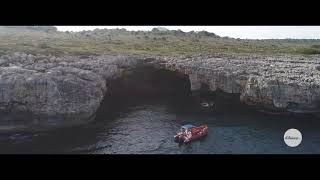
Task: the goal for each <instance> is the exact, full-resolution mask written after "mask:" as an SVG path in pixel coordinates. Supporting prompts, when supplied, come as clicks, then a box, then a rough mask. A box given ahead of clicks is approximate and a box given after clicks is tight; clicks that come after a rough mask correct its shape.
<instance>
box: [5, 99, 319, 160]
mask: <svg viewBox="0 0 320 180" xmlns="http://www.w3.org/2000/svg"><path fill="white" fill-rule="evenodd" d="M187 123H188V124H189V123H191V124H194V125H202V124H207V125H208V126H209V134H208V136H207V137H205V138H203V139H202V140H200V141H195V142H193V143H190V144H188V145H179V144H177V143H175V142H174V141H173V135H174V134H175V132H176V131H177V130H178V129H179V128H180V126H181V125H183V124H187ZM290 128H296V129H299V130H300V131H301V133H302V136H303V140H302V143H301V144H300V145H299V146H298V147H296V148H291V147H288V146H287V145H286V144H285V143H284V141H283V135H284V133H285V131H286V130H287V129H290ZM319 129H320V119H316V118H312V117H309V116H301V117H300V116H299V117H295V116H281V115H266V114H263V113H257V112H253V111H251V110H248V109H247V108H246V107H244V106H241V107H239V106H232V104H231V105H228V106H226V107H223V108H221V109H220V110H219V111H218V112H208V111H205V110H204V111H203V110H201V109H199V108H198V104H196V103H194V102H193V101H191V100H189V99H188V98H183V99H179V98H177V99H175V98H171V99H170V98H168V99H165V98H159V99H148V98H145V99H139V100H137V99H126V98H124V99H122V100H117V101H115V100H113V101H110V104H107V105H104V107H103V108H101V110H100V111H99V113H98V116H97V118H96V120H95V121H94V122H92V123H89V124H87V125H81V126H76V127H72V128H64V129H59V130H54V131H49V132H42V133H13V134H2V135H1V136H0V147H1V148H0V153H24V154H25V153H27V154H28V153H45V154H47V153H49V154H51V153H64V154H70V153H72V154H73V153H76V154H77V153H81V154H87V153H89V154H92V153H93V154H256V153H257V154H282V153H286V154H292V153H294V154H296V153H303V154H311V153H320V131H319Z"/></svg>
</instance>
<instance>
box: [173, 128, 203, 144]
mask: <svg viewBox="0 0 320 180" xmlns="http://www.w3.org/2000/svg"><path fill="white" fill-rule="evenodd" d="M207 134H208V126H207V125H202V126H199V127H196V126H194V125H191V124H187V125H184V126H182V127H181V128H180V130H179V131H178V133H177V134H176V135H175V136H174V140H175V141H176V142H179V143H181V142H182V143H189V142H191V141H193V140H197V139H200V138H202V137H204V136H206V135H207Z"/></svg>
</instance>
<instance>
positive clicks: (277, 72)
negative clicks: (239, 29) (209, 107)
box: [166, 56, 320, 111]
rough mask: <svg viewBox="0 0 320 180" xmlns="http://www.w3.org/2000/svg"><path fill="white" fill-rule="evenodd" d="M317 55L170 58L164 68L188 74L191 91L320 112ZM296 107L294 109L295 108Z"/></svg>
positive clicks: (318, 62)
mask: <svg viewBox="0 0 320 180" xmlns="http://www.w3.org/2000/svg"><path fill="white" fill-rule="evenodd" d="M319 64H320V58H319V57H315V56H314V57H309V58H305V59H302V58H301V57H286V56H279V57H272V58H271V57H263V56H257V57H254V56H252V57H231V56H230V57H206V58H203V57H200V58H193V59H184V60H183V59H182V60H170V61H168V63H167V64H166V68H167V69H170V70H173V71H180V72H182V73H185V74H189V77H190V81H191V87H192V90H197V89H199V88H200V86H201V84H202V83H204V84H207V85H209V87H210V90H212V91H215V90H217V89H220V90H222V91H224V92H227V93H240V94H241V96H240V98H241V101H243V102H245V103H247V104H250V105H262V106H264V107H268V108H278V109H287V110H289V111H294V108H293V107H295V108H298V106H296V105H297V104H299V108H298V109H305V110H306V109H309V110H310V111H311V109H312V111H319V110H320V109H319V106H318V104H319V103H318V102H319V100H320V89H319V87H320V71H319V70H318V66H319ZM298 109H296V110H298Z"/></svg>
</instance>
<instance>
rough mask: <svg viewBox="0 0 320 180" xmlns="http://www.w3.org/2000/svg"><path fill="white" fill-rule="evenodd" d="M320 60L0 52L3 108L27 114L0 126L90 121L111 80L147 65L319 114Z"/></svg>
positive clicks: (260, 101)
mask: <svg viewBox="0 0 320 180" xmlns="http://www.w3.org/2000/svg"><path fill="white" fill-rule="evenodd" d="M319 60H320V58H319V57H317V56H313V57H308V58H302V57H297V56H292V57H287V56H278V57H267V56H231V55H229V56H226V55H205V56H202V55H199V56H195V57H188V58H187V57H146V56H144V57H143V56H134V55H130V56H129V55H126V56H125V55H123V56H120V55H100V56H86V57H84V56H82V57H81V56H77V57H76V56H66V57H54V56H44V55H37V56H34V55H30V54H24V53H15V54H12V55H5V56H2V57H0V111H1V113H5V114H24V113H27V114H30V118H26V116H23V117H22V119H21V120H18V119H19V118H18V117H16V116H12V117H14V118H4V119H5V120H4V119H2V120H1V121H0V128H1V130H13V129H45V128H47V127H58V126H69V125H73V124H80V123H86V122H88V121H90V120H92V119H93V118H94V116H95V112H96V111H97V109H98V108H99V106H100V103H101V101H102V99H103V98H104V96H105V94H106V92H108V88H110V82H111V80H115V79H119V78H121V77H123V76H127V75H129V76H130V73H132V72H133V70H134V69H136V68H137V67H141V66H146V65H147V66H152V67H153V68H156V69H166V70H170V71H174V72H177V73H181V74H185V75H188V76H189V79H190V82H191V90H193V91H197V90H199V89H200V88H201V86H203V85H207V86H208V87H209V90H210V91H216V90H218V89H219V90H222V91H223V92H226V93H238V94H240V97H239V98H240V100H241V101H242V102H245V103H246V104H249V105H256V106H262V107H265V108H272V109H281V110H286V111H295V112H314V111H319V110H320V108H319V107H320V106H319V100H320V91H319V90H320V88H319V87H320V71H319V66H320V61H319ZM2 117H4V116H3V115H2ZM8 117H9V116H8ZM26 119H28V120H26Z"/></svg>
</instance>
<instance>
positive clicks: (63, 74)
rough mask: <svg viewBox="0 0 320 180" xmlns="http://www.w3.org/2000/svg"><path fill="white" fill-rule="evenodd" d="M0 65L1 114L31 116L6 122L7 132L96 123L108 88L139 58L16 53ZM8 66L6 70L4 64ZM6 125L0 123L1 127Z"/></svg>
mask: <svg viewBox="0 0 320 180" xmlns="http://www.w3.org/2000/svg"><path fill="white" fill-rule="evenodd" d="M1 60H2V61H1V62H3V63H2V65H1V66H0V110H1V112H6V113H11V114H14V113H21V112H30V113H31V114H32V117H29V118H28V119H29V120H25V121H18V120H17V119H16V117H13V118H12V119H10V118H9V120H7V121H6V122H2V123H3V124H2V125H5V127H6V129H8V130H10V129H11V128H10V127H8V126H7V124H8V122H13V123H14V125H13V126H12V128H13V129H14V128H15V127H19V128H20V129H21V127H24V128H30V127H32V128H34V127H35V128H37V127H38V128H43V127H51V126H52V127H56V126H65V125H72V124H79V123H85V122H88V121H90V120H92V119H93V118H94V114H95V112H96V110H97V109H98V107H99V105H100V102H101V101H102V99H103V97H104V95H105V93H106V91H107V89H108V87H107V83H106V81H107V80H109V79H115V78H118V77H120V76H122V74H123V73H124V70H125V69H126V68H127V69H129V68H128V67H134V65H133V64H135V63H136V59H134V58H131V59H130V58H127V57H126V58H123V57H121V56H99V57H89V58H86V59H80V58H79V57H64V58H56V57H45V56H32V55H26V54H18V53H16V54H15V55H13V56H3V57H2V58H1ZM3 64H4V65H3ZM0 125H1V122H0Z"/></svg>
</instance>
